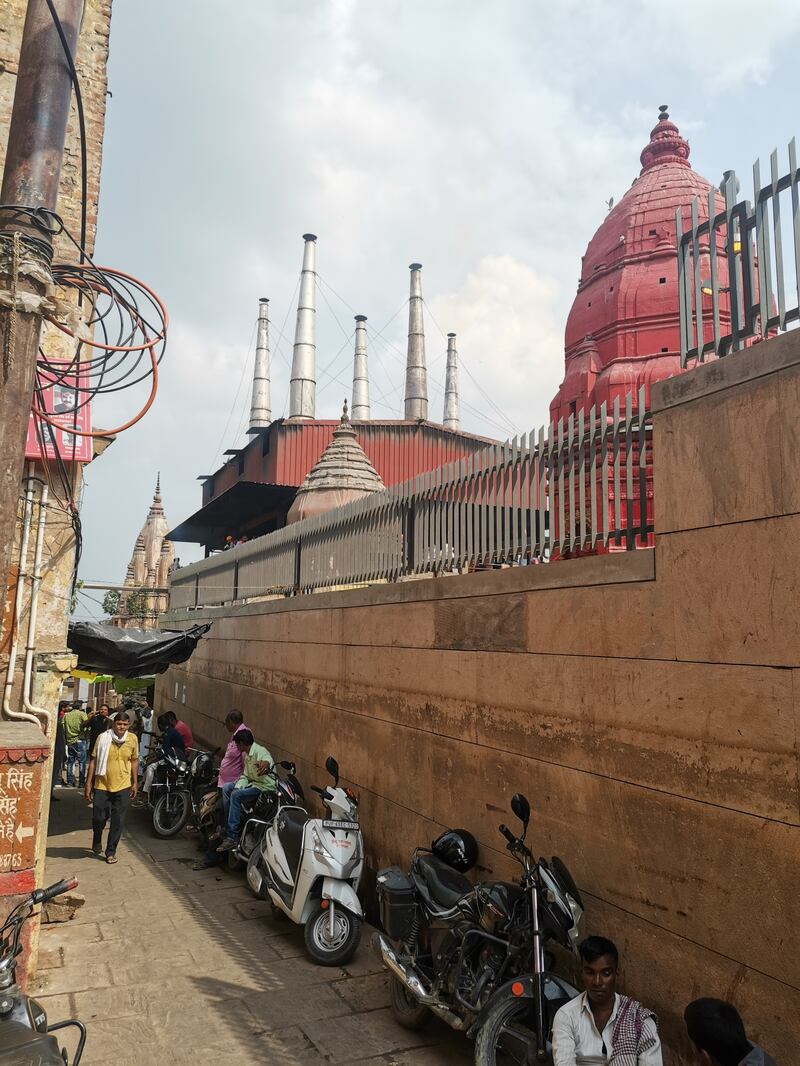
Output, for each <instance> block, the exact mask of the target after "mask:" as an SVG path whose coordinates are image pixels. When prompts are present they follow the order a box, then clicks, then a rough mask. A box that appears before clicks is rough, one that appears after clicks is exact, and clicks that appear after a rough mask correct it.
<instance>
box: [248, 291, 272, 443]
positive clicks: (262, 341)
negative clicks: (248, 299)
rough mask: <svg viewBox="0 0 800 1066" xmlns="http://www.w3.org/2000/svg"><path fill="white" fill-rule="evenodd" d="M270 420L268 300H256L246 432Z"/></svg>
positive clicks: (256, 430) (260, 426) (266, 424)
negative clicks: (253, 350) (251, 396)
mask: <svg viewBox="0 0 800 1066" xmlns="http://www.w3.org/2000/svg"><path fill="white" fill-rule="evenodd" d="M271 421H272V404H271V402H270V395H269V300H268V299H267V298H266V296H262V297H261V299H260V300H259V301H258V335H257V337H256V365H255V367H254V369H253V399H252V402H251V404H250V425H249V427H248V430H247V432H248V433H257V432H258V431H259V430H260V429H266V427H267V426H268V425H269V424H270V422H271Z"/></svg>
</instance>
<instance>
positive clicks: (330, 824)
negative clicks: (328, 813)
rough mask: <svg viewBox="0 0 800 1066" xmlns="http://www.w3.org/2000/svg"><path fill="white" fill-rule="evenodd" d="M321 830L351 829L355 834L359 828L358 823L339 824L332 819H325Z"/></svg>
mask: <svg viewBox="0 0 800 1066" xmlns="http://www.w3.org/2000/svg"><path fill="white" fill-rule="evenodd" d="M322 828H323V829H352V830H354V831H355V832H357V831H358V829H359V828H360V827H359V824H358V822H340V821H334V820H333V819H327V818H326V819H325V821H323V823H322Z"/></svg>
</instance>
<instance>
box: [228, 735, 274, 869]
mask: <svg viewBox="0 0 800 1066" xmlns="http://www.w3.org/2000/svg"><path fill="white" fill-rule="evenodd" d="M234 739H235V741H236V745H237V747H238V748H239V751H241V752H242V754H243V755H244V772H243V773H242V776H241V777H240V778H239V780H238V781H229V782H228V784H227V785H224V786H223V789H222V795H223V799H224V802H225V803H226V805H227V807H228V826H227V836H226V838H225V840H223V842H222V843H221V844H220V846H219V847H218V848H217V851H231V850H232V849H233V848H235V847H236V842H237V840H238V838H239V825H240V822H241V820H242V803H243V802H244V801H245V800H248V799H253V798H254V797H255V796H257V795H258V793H259V792H274V791H275V779H274V777H273V776H272V775H271V773H270V771H271V770H272V765H273V762H272V756H271V755H270V753H269V752H268V751H267V749H266V748H264V747H262V746H261V745H260V744H256V743H255V738H254V737H253V734H252V733H251V732H250V730H249V729H239V730H238V731H237V733H236V735H235V737H234Z"/></svg>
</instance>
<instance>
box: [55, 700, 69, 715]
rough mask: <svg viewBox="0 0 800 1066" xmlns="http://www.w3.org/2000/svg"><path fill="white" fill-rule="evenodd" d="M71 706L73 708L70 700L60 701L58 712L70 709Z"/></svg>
mask: <svg viewBox="0 0 800 1066" xmlns="http://www.w3.org/2000/svg"><path fill="white" fill-rule="evenodd" d="M70 706H71V703H70V701H69V700H59V701H58V710H59V712H61V711H63V710H64V709H65V708H66V707H70Z"/></svg>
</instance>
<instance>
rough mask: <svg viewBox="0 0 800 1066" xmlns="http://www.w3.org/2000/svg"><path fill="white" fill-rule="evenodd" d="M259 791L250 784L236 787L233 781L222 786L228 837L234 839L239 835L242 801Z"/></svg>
mask: <svg viewBox="0 0 800 1066" xmlns="http://www.w3.org/2000/svg"><path fill="white" fill-rule="evenodd" d="M260 791H261V789H260V788H256V787H255V785H252V786H251V787H250V788H237V787H236V782H235V781H229V782H228V783H227V785H223V786H222V802H223V803H225V802H226V800H227V805H228V830H227V833H228V839H229V840H236V838H237V837H238V836H239V823H240V822H241V820H242V803H243V801H244V800H246V799H252V797H253V796H257V795H258V794H259V792H260Z"/></svg>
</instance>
